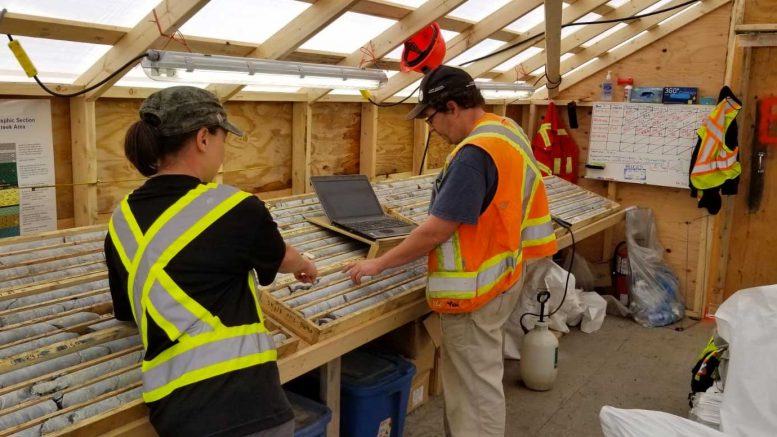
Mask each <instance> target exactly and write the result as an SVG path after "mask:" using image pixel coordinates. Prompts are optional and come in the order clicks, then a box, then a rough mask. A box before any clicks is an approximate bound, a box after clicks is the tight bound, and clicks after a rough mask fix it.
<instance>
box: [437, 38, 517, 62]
mask: <svg viewBox="0 0 777 437" xmlns="http://www.w3.org/2000/svg"><path fill="white" fill-rule="evenodd" d="M502 45H504V42H502V41H497V40H495V39H484V40H483V41H481V42H479V43H477V44H475V46H474V47H471V48H469V49H468V50H465V51H464V53H462V54H460V55H459V56H456V57H455V58H453V59H451V60H450V61H449V62H448V64H451V65H461V64H464V63H467V62H469V61H470V60H472V59H476V58H480V57H481V56H485V55H488V54H490V53H493V52H494V51H495V50H497V49H498V48H499V47H501V46H502Z"/></svg>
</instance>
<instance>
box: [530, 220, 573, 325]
mask: <svg viewBox="0 0 777 437" xmlns="http://www.w3.org/2000/svg"><path fill="white" fill-rule="evenodd" d="M550 218H551V220H553V221H554V222H556V223H558V225H559V226H561V227H562V228H564V229H566V230H567V232H569V235H570V236H571V237H572V256H571V257H570V258H569V266H568V267H567V280H566V283H565V284H564V295H563V296H562V297H561V302H559V304H558V306H557V307H556V309H555V310H553V311H551V312H550V313H548V315H547V316H544V315H542V314H537V313H530V312H526V313H523V314H521V318H520V319H518V322H519V323H520V324H521V329H522V330H523V333H524V334H526V333H528V332H529V330H528V329H527V328H526V326H524V324H523V319H524V317H526V316H536V317H539V318H540V320H542V319H543V317H547V318H548V319H549V318H550V317H551V316H553V315H554V314H556V313H557V312H558V310H560V309H561V307H562V306H564V301H565V300H566V299H567V290H568V289H569V277H570V276H572V266H573V265H574V263H575V246H576V242H575V233H574V232H573V231H572V224H571V223H569V222H568V221H566V220H564V219H561V218H559V217H555V216H552V215H551V216H550ZM547 300H549V298H548V299H547Z"/></svg>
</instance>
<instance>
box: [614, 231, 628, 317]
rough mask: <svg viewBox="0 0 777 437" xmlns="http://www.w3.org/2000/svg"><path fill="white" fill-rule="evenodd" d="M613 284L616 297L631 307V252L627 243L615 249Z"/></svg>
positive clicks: (622, 243)
mask: <svg viewBox="0 0 777 437" xmlns="http://www.w3.org/2000/svg"><path fill="white" fill-rule="evenodd" d="M611 268H612V269H611V270H612V283H613V285H614V286H615V297H617V298H618V300H619V301H620V302H621V303H622V304H623V305H625V306H628V305H629V285H630V284H631V269H630V267H629V251H628V247H627V246H626V242H625V241H621V242H620V243H618V245H617V246H616V247H615V251H614V252H613V254H612V260H611Z"/></svg>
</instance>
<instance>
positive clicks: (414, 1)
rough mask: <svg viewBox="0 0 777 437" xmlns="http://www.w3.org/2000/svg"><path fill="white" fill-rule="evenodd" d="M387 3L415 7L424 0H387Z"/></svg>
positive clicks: (424, 1)
mask: <svg viewBox="0 0 777 437" xmlns="http://www.w3.org/2000/svg"><path fill="white" fill-rule="evenodd" d="M387 3H396V4H398V5H402V6H408V7H411V8H417V7H419V6H421V5H422V4H424V3H426V0H388V1H387Z"/></svg>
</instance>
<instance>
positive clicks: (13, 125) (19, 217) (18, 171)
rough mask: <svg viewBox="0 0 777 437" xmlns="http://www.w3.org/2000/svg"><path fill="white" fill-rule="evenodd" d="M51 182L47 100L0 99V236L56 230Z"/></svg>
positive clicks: (52, 156) (54, 198) (55, 208)
mask: <svg viewBox="0 0 777 437" xmlns="http://www.w3.org/2000/svg"><path fill="white" fill-rule="evenodd" d="M52 185H54V142H53V139H52V134H51V102H50V101H49V100H46V99H34V100H32V99H31V100H0V237H10V236H14V235H24V234H30V233H35V232H41V231H50V230H56V229H57V203H56V191H55V189H54V188H53V187H51V186H52ZM42 186H43V187H44V188H36V187H42ZM46 186H47V187H46Z"/></svg>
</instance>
